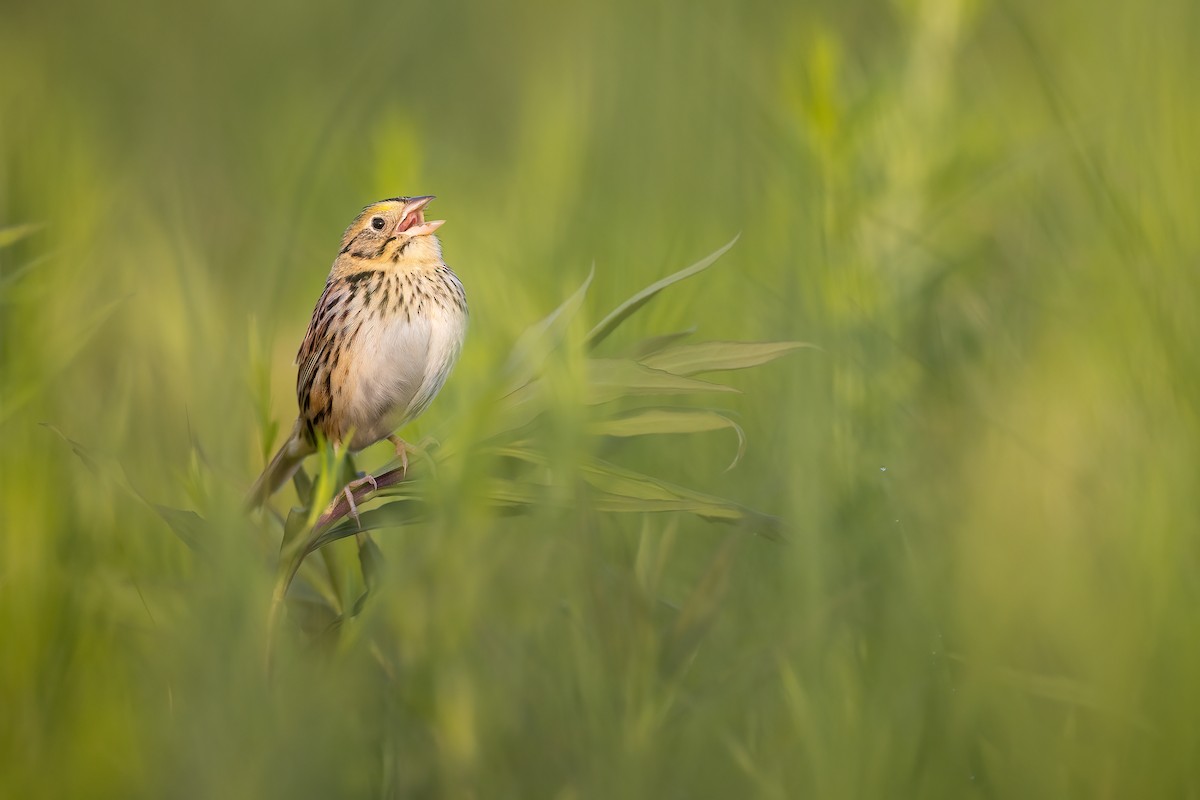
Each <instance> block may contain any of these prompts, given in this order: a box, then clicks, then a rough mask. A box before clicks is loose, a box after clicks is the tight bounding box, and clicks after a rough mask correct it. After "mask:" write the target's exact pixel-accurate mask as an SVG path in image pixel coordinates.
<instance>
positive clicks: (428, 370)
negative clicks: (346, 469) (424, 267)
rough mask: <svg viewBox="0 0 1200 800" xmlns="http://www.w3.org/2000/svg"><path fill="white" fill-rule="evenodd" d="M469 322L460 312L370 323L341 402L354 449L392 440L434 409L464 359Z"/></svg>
mask: <svg viewBox="0 0 1200 800" xmlns="http://www.w3.org/2000/svg"><path fill="white" fill-rule="evenodd" d="M466 322H467V320H466V315H465V314H463V313H462V312H460V311H459V310H458V309H453V310H449V311H446V310H442V309H435V310H434V312H433V313H427V314H425V315H422V316H421V317H416V318H414V319H413V321H412V322H406V321H405V320H404V319H400V320H399V321H398V322H389V323H384V322H383V321H382V319H380V318H379V317H374V318H372V319H371V320H369V321H368V322H367V323H364V325H363V327H362V329H361V330H360V331H359V333H358V335H357V336H356V337H355V341H354V345H353V357H352V358H351V360H350V362H349V363H350V364H351V365H353V366H352V367H351V368H350V369H349V370H348V374H347V376H346V383H345V387H344V391H343V393H342V396H341V398H340V400H341V403H340V405H342V411H343V414H344V416H343V417H342V418H343V419H345V420H346V423H347V426H346V428H345V429H344V430H346V432H347V433H351V431H353V433H352V437H353V438H351V440H350V449H351V450H361V449H362V448H364V447H367V446H369V445H371V444H374V443H375V442H377V441H379V440H380V439H383V438H385V437H387V436H389V435H390V434H392V433H394V432H395V431H396V429H398V428H400V427H401V426H402V425H404V424H406V423H407V422H409V421H411V420H412V419H413V418H414V417H416V416H417V415H418V414H420V413H421V412H422V411H424V410H425V409H426V408H427V407H428V406H429V403H430V402H431V401H432V400H433V398H434V396H435V395H437V393H438V390H439V389H441V388H442V384H443V383H445V381H446V378H447V377H448V376H449V375H450V370H451V369H452V368H453V367H454V362H455V361H456V360H457V359H458V354H459V351H460V350H461V349H462V343H463V338H464V336H465V334H466Z"/></svg>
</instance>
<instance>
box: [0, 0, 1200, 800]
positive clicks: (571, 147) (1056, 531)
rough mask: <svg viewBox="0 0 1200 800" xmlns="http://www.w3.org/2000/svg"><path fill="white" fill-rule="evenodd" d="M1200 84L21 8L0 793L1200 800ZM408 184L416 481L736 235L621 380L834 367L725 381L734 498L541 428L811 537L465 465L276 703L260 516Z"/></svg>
mask: <svg viewBox="0 0 1200 800" xmlns="http://www.w3.org/2000/svg"><path fill="white" fill-rule="evenodd" d="M1198 40H1200V6H1198V5H1197V4H1195V3H1193V2H1189V0H1161V1H1160V2H1155V3H1114V4H1107V5H1103V6H1098V5H1097V4H1095V3H1083V2H1077V1H1076V0H1065V2H1058V3H1045V2H1033V1H1032V0H1028V1H1027V0H999V1H998V2H989V1H988V0H974V1H966V0H897V1H896V2H891V3H871V2H861V1H857V2H833V0H828V2H809V3H779V2H742V3H719V2H714V1H713V0H697V1H696V2H690V3H682V2H673V1H671V2H666V3H661V4H657V5H655V4H649V5H648V4H643V3H634V2H627V1H625V0H617V1H616V2H608V3H594V4H586V5H585V4H579V3H552V2H545V1H544V0H523V2H518V3H513V4H484V3H464V2H445V3H440V4H426V5H414V4H408V3H361V2H348V3H341V4H336V5H335V4H330V5H328V6H319V5H318V4H315V3H308V4H295V3H284V2H279V1H278V0H267V1H266V2H261V3H257V4H251V5H247V4H244V3H234V2H229V1H228V0H217V2H207V3H180V4H173V5H170V6H168V5H167V4H151V3H137V2H126V1H124V0H115V2H109V3H86V2H63V3H57V4H41V5H37V4H32V3H20V4H19V3H12V2H8V3H4V4H3V5H0V229H5V230H8V233H7V234H2V233H0V236H7V238H8V239H9V240H13V241H9V242H7V243H6V244H5V246H4V247H3V249H0V337H2V340H0V794H2V795H4V796H9V797H35V796H41V797H131V796H140V797H263V796H269V797H275V796H289V797H349V796H380V795H383V796H438V797H479V798H489V797H521V798H525V797H555V798H585V797H604V798H612V797H749V796H754V797H768V798H792V797H818V798H843V797H846V798H849V797H947V798H961V797H1014V798H1017V797H1019V798H1034V797H1047V798H1062V797H1088V798H1092V797H1114V798H1117V797H1194V796H1196V795H1197V794H1198V793H1200V769H1198V768H1197V766H1196V765H1197V763H1200V762H1197V760H1196V755H1197V752H1198V751H1200V727H1198V726H1197V724H1196V720H1197V719H1200V682H1198V681H1197V675H1198V674H1200V638H1198V636H1197V608H1196V606H1197V602H1198V601H1200V581H1198V576H1200V572H1198V570H1200V563H1198V559H1200V539H1198V534H1200V525H1198V524H1197V523H1198V517H1200V502H1198V498H1200V474H1198V473H1200V469H1198V468H1200V437H1198V434H1200V430H1198V428H1200V425H1198V417H1197V414H1198V408H1200V155H1198V153H1200V148H1197V142H1200V104H1198V103H1197V94H1196V91H1197V88H1196V75H1197V74H1200V62H1198V59H1197V56H1196V49H1195V43H1196V41H1198ZM422 193H432V194H436V195H438V199H437V201H436V202H435V204H434V206H432V207H431V210H430V213H431V216H433V217H436V218H445V219H447V220H448V222H447V224H446V226H445V227H444V228H443V229H442V231H441V236H442V239H443V242H444V247H445V252H446V256H447V260H448V262H449V263H450V264H451V266H453V267H454V268H455V270H456V271H457V272H458V274H459V275H460V276H461V278H462V280H463V282H464V284H465V285H466V287H467V292H468V296H469V299H470V303H471V310H472V329H471V332H470V335H469V339H468V342H467V345H466V349H465V351H464V354H463V358H462V361H461V362H460V364H459V366H458V368H457V370H456V372H455V374H454V375H453V376H452V378H451V379H450V381H449V383H448V384H447V386H446V388H445V389H444V390H443V392H442V394H441V395H440V397H439V398H438V400H437V402H435V403H434V405H433V407H432V408H431V410H430V411H429V412H428V413H427V414H426V415H425V416H424V417H422V419H421V420H420V421H419V422H417V423H416V424H414V425H413V426H410V428H409V429H408V430H407V431H406V432H405V435H406V438H410V439H414V440H418V439H420V438H422V437H424V436H428V435H433V436H436V437H439V438H443V439H445V438H450V439H453V438H454V437H455V436H469V434H463V433H462V432H461V431H462V430H464V429H465V430H468V431H469V430H470V429H471V421H472V420H475V419H479V418H481V416H483V415H485V414H486V409H485V408H481V401H480V399H479V398H481V397H485V396H486V387H488V386H490V385H492V383H491V382H492V381H494V379H495V376H496V375H497V374H498V373H499V370H500V367H501V365H502V364H503V363H504V362H505V360H506V359H507V358H508V354H509V352H510V350H511V349H512V347H513V343H514V341H516V339H517V338H518V336H519V335H520V334H521V332H522V331H523V330H525V329H526V328H528V327H529V326H530V325H532V324H534V323H535V322H536V321H537V320H539V319H540V318H541V317H543V316H544V315H545V314H546V313H548V312H549V311H550V310H552V309H553V308H554V307H556V306H557V305H558V304H559V303H560V302H561V301H562V299H563V298H565V297H566V296H567V295H568V294H570V292H572V291H573V290H574V289H575V288H576V287H578V286H579V285H580V284H581V283H582V281H583V280H584V278H585V277H586V275H587V273H588V270H589V269H590V268H591V266H592V265H593V264H594V265H595V269H596V277H595V281H594V284H593V288H592V291H591V294H590V295H589V298H588V300H587V301H586V304H585V307H584V312H583V313H584V315H585V316H586V317H587V319H589V320H592V321H595V320H597V319H599V318H600V317H601V316H602V315H603V314H604V313H606V312H607V311H608V310H609V309H611V308H612V307H613V306H614V305H616V304H617V303H619V302H620V301H621V300H622V299H623V298H625V297H628V296H629V295H631V294H633V293H634V292H635V291H636V290H638V289H640V288H641V287H642V286H644V285H646V284H648V283H650V282H652V281H653V280H655V279H657V278H659V277H661V276H664V275H666V274H668V273H670V272H672V271H674V270H676V269H679V268H681V267H683V266H685V265H687V264H689V263H691V262H693V261H695V260H697V259H699V258H700V257H702V256H704V255H705V254H707V253H709V252H711V251H713V250H715V249H716V248H717V247H719V246H720V245H722V244H723V243H725V242H727V241H728V240H729V239H731V238H732V237H733V236H734V235H735V234H737V233H738V232H740V233H741V238H740V240H739V241H738V243H737V244H736V246H735V247H734V248H733V249H732V250H731V251H730V252H729V253H728V254H727V255H726V256H725V257H724V258H722V260H721V261H720V262H718V264H717V265H716V266H715V267H713V268H712V269H711V270H709V271H708V272H706V273H704V275H703V276H701V277H698V278H694V279H692V280H690V281H688V282H686V283H683V284H680V285H678V286H675V287H672V288H671V289H670V290H669V291H668V292H666V293H664V294H663V295H662V296H661V297H659V298H658V299H657V300H656V301H655V302H654V303H653V304H652V305H651V306H649V307H648V308H647V309H646V310H645V311H644V312H642V313H641V314H639V316H637V317H636V318H634V319H633V320H631V321H630V322H629V323H628V325H627V326H626V328H623V329H622V331H621V332H620V334H619V337H617V338H621V339H622V342H624V343H628V342H630V341H633V340H634V339H636V338H637V337H638V336H639V335H652V334H655V333H665V332H669V331H674V330H680V329H684V328H688V327H690V326H696V327H697V329H698V333H697V335H698V336H700V337H702V338H713V339H741V340H784V339H794V340H802V341H807V342H811V343H813V344H815V345H818V346H819V348H820V349H807V350H801V351H798V352H796V353H794V354H791V355H789V356H787V357H786V358H784V359H781V360H779V361H776V362H774V363H771V364H768V365H765V366H762V367H760V368H757V369H755V370H750V371H746V372H738V373H731V374H729V375H728V376H725V377H724V378H723V379H725V380H728V381H729V382H730V383H731V385H734V386H736V387H737V388H738V389H740V390H741V391H742V392H743V394H741V395H736V396H730V397H731V399H726V398H724V397H722V398H718V400H720V401H721V403H718V405H723V407H725V408H728V409H731V410H732V411H734V412H736V413H737V414H738V419H739V421H740V423H741V424H742V426H743V427H744V428H745V430H746V433H747V435H748V438H749V448H748V451H747V453H746V456H745V458H744V459H743V460H742V462H741V463H740V464H739V465H738V466H737V468H735V469H733V470H732V471H729V472H723V470H724V468H725V466H726V465H727V464H728V462H729V460H730V458H731V457H732V455H733V452H734V448H735V446H736V442H735V441H734V437H733V435H732V434H731V433H730V432H729V431H718V432H714V433H709V434H700V435H695V436H682V437H679V436H676V437H666V436H664V437H654V438H655V439H656V441H648V442H645V443H641V444H637V443H633V444H630V445H628V446H614V445H613V444H612V443H611V442H601V441H596V440H593V439H591V438H589V437H587V436H584V435H581V434H580V426H579V425H578V424H576V423H577V422H578V420H575V419H573V418H572V416H571V414H570V413H569V408H570V404H569V403H568V402H564V403H562V404H560V405H561V408H560V411H562V409H567V410H566V411H562V413H560V415H559V418H557V421H556V422H554V424H553V425H552V427H551V429H550V430H551V433H552V434H553V435H552V436H551V437H550V438H551V440H552V441H553V442H554V443H555V446H556V447H557V450H558V454H557V458H558V461H557V462H556V463H558V464H559V465H560V466H561V467H562V469H563V470H564V474H569V471H570V469H569V465H570V463H571V459H572V458H573V457H576V456H577V457H579V458H582V457H584V456H585V455H586V454H588V453H591V452H594V451H596V450H597V449H598V448H605V452H606V453H607V454H608V455H609V456H610V457H611V458H612V459H613V460H614V461H618V462H619V463H622V464H626V465H629V466H633V467H634V468H637V469H640V470H643V471H646V472H650V473H653V474H656V475H660V476H662V477H664V478H666V479H669V480H672V481H675V482H678V483H682V484H686V485H688V486H693V487H696V488H698V489H701V490H704V491H708V492H711V493H715V494H719V495H721V496H723V497H728V498H731V499H733V500H735V501H737V502H739V503H743V504H745V505H747V506H750V507H753V508H756V509H759V510H762V511H765V512H768V513H771V514H775V515H778V516H779V517H780V518H781V520H782V524H783V533H784V537H785V538H784V541H781V542H774V541H769V540H767V539H764V538H761V537H755V536H753V535H750V534H749V533H747V532H746V531H743V530H738V529H735V528H730V527H728V526H721V525H717V524H713V523H709V522H705V521H703V520H699V519H695V518H693V517H689V516H686V515H680V516H669V515H625V516H621V517H619V518H618V517H616V516H612V515H606V514H602V513H598V512H594V511H589V510H588V509H587V508H586V507H580V508H579V509H578V510H576V511H571V510H561V509H560V510H558V511H555V510H546V511H542V512H539V513H535V514H533V515H530V516H525V517H520V518H516V519H512V518H497V517H496V516H495V515H493V514H491V513H489V512H488V510H487V506H486V503H485V501H484V500H483V494H482V491H483V490H482V489H481V488H480V487H481V486H483V485H484V484H485V482H486V481H485V479H484V476H483V475H481V474H480V473H481V471H482V468H481V471H476V472H472V471H471V470H466V471H461V472H456V473H454V474H448V475H445V476H444V477H443V479H442V480H440V481H439V482H438V483H437V489H436V494H437V496H438V497H439V498H440V499H439V501H438V502H439V503H440V505H439V506H437V507H439V508H441V509H442V512H443V513H440V514H437V515H435V518H434V519H433V520H431V521H430V522H428V523H426V524H423V525H416V526H408V527H405V528H403V529H394V530H390V531H381V532H379V533H378V534H377V536H376V541H377V542H378V543H379V546H380V548H381V550H382V552H383V554H384V556H385V559H386V560H385V562H384V566H383V567H382V575H381V580H380V583H379V585H378V586H377V587H375V589H374V590H373V591H372V593H371V594H370V596H369V597H368V598H367V600H366V602H365V603H364V605H363V607H362V613H361V614H359V615H358V616H356V617H354V618H353V619H351V620H348V621H347V622H345V624H343V625H342V626H341V627H340V629H339V632H338V635H337V636H336V637H333V639H332V641H326V640H320V641H313V640H312V638H311V637H309V636H306V635H305V634H303V633H302V632H300V631H298V630H296V629H295V626H294V625H293V624H292V623H291V622H290V621H289V622H288V623H287V624H286V625H285V630H284V632H283V634H282V637H281V642H280V645H279V651H278V653H277V659H276V662H275V667H274V674H273V676H272V677H271V678H270V679H267V677H266V676H265V674H264V670H263V653H264V647H265V640H266V617H267V608H268V605H269V595H270V591H271V584H272V579H273V569H274V558H275V552H274V548H275V547H276V546H277V541H278V539H277V535H276V539H275V540H272V539H271V538H270V536H269V529H268V528H267V526H265V525H263V524H261V523H260V522H258V521H255V520H251V519H247V518H246V517H245V516H244V515H243V514H242V513H241V511H240V510H239V505H240V497H241V493H242V492H243V491H244V490H245V487H247V486H248V485H249V483H250V482H251V481H252V480H253V478H254V476H255V474H256V472H257V470H258V469H259V468H260V467H261V465H262V463H263V459H264V454H265V451H266V450H267V449H268V447H269V446H270V445H272V444H275V443H277V442H278V441H279V438H280V436H281V434H280V433H279V430H278V429H279V428H283V429H286V428H287V426H289V425H290V423H291V420H292V419H293V416H294V414H295V405H294V396H293V392H292V386H293V381H294V376H295V373H294V369H295V368H294V366H292V360H293V358H294V355H295V350H296V347H297V345H298V343H299V341H300V338H301V336H302V334H303V331H304V328H305V326H306V325H307V322H308V318H309V314H310V313H311V309H312V305H313V303H314V301H315V299H316V297H317V295H318V294H319V292H320V289H321V286H322V284H323V282H324V279H325V275H326V272H327V269H328V265H329V263H330V262H331V260H332V257H333V254H334V252H335V249H336V243H337V241H338V237H339V235H340V233H341V231H342V229H343V228H344V227H345V225H346V224H347V223H348V222H349V220H350V219H351V218H352V217H353V215H354V214H355V213H356V212H357V210H358V209H359V208H360V207H361V206H363V205H365V204H366V203H368V202H370V201H372V200H375V199H378V198H381V197H387V196H392V195H396V194H422ZM25 224H36V225H39V226H40V227H39V228H37V230H36V231H34V232H32V233H31V234H30V235H27V236H22V237H20V238H19V240H17V235H16V233H14V232H13V231H12V230H11V228H10V226H18V225H25ZM584 329H586V328H584ZM617 344H620V343H617ZM571 352H574V351H571ZM572 358H575V359H576V360H577V359H578V354H577V353H576V355H575V356H570V354H569V353H568V356H567V357H566V358H565V362H564V363H563V364H560V366H559V368H558V372H559V374H560V378H559V386H560V387H561V388H562V390H563V391H564V392H566V394H567V395H568V396H569V395H570V391H571V386H572V383H571V380H570V376H571V375H572V374H573V373H572V369H573V367H572V363H574V362H572V360H571V359H572ZM576 366H577V365H576ZM39 423H48V424H50V425H52V426H53V429H52V428H49V427H46V426H44V425H39ZM272 425H274V426H276V427H275V428H273V427H271V426H272ZM56 430H57V431H59V432H61V434H62V435H61V436H60V435H59V434H58V433H56ZM64 436H65V437H68V438H69V439H70V440H73V441H74V442H76V443H78V444H79V445H80V447H79V448H78V449H79V450H80V453H74V452H72V446H71V445H70V444H68V442H67V441H65V440H64V438H63V437H64ZM264 440H268V441H264ZM81 456H82V457H81ZM388 457H389V453H388V447H387V445H386V444H385V445H381V446H377V447H376V448H373V449H370V450H368V451H365V453H364V455H363V456H362V458H361V459H360V465H361V466H366V467H368V468H374V467H375V466H377V465H380V464H383V463H384V462H385V461H386V460H387V458H388ZM563 465H566V466H563ZM151 504H163V505H165V506H169V507H174V508H183V509H195V510H197V511H199V512H200V513H201V514H202V515H203V516H204V517H205V518H206V519H207V520H209V523H210V525H209V526H208V527H207V528H206V531H207V533H208V538H209V541H208V542H207V547H206V554H205V555H204V556H199V555H197V554H196V553H194V552H193V551H191V550H189V549H188V548H187V547H185V546H184V545H183V544H182V543H181V542H180V541H179V539H178V538H176V537H175V536H173V535H172V533H171V530H170V528H169V527H168V526H167V525H166V524H164V522H163V520H162V518H161V517H160V516H159V515H158V514H157V513H156V512H155V510H154V508H153V506H152V505H151ZM330 549H331V551H332V552H331V555H330V558H331V559H334V560H333V561H331V562H330V563H335V564H340V565H341V569H343V571H344V574H345V579H346V581H347V584H348V585H350V584H352V583H353V581H355V580H358V578H357V573H356V569H357V565H356V562H355V559H354V549H353V542H352V541H347V542H341V543H339V544H337V545H334V546H333V547H332V548H330ZM336 559H340V561H337V560H336ZM347 591H349V590H347ZM292 612H293V613H292V614H290V615H289V620H294V619H295V618H296V616H297V615H296V609H295V608H293V609H292Z"/></svg>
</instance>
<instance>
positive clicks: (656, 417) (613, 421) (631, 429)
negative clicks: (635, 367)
mask: <svg viewBox="0 0 1200 800" xmlns="http://www.w3.org/2000/svg"><path fill="white" fill-rule="evenodd" d="M726 428H728V429H729V430H732V431H733V432H734V433H735V434H737V440H738V448H737V454H736V455H734V457H733V461H732V462H731V463H730V464H729V466H728V467H726V468H725V471H726V472H728V471H729V470H731V469H733V468H734V467H735V466H737V463H738V462H739V461H741V460H742V456H743V455H744V454H745V452H746V432H745V431H743V430H742V426H741V425H738V424H737V423H736V422H734V421H733V420H731V419H730V418H729V417H727V416H725V415H724V414H721V413H719V412H716V411H710V410H708V409H704V408H694V409H693V408H642V409H638V410H637V411H633V412H631V413H628V414H622V415H620V416H617V417H611V418H609V419H604V420H598V421H596V422H594V423H592V425H591V432H592V433H593V434H595V435H597V436H616V437H622V438H623V437H630V436H649V435H653V434H660V433H703V432H706V431H719V430H722V429H726Z"/></svg>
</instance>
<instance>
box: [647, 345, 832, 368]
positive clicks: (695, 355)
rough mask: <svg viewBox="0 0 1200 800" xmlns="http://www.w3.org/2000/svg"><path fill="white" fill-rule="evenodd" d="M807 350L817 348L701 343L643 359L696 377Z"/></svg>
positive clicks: (668, 350) (650, 364)
mask: <svg viewBox="0 0 1200 800" xmlns="http://www.w3.org/2000/svg"><path fill="white" fill-rule="evenodd" d="M805 347H811V348H816V345H814V344H810V343H808V342H698V343H697V344H681V345H676V346H674V347H670V348H667V349H665V350H661V351H659V352H657V353H651V354H650V355H648V356H646V357H645V358H643V359H641V363H642V364H644V365H645V366H647V367H651V368H653V369H661V370H664V371H666V372H671V373H674V374H676V375H696V374H698V373H701V372H720V371H723V370H731V369H746V368H748V367H757V366H759V365H760V364H766V363H767V362H768V361H774V360H775V359H777V358H779V357H781V356H785V355H787V354H788V353H791V352H793V351H795V350H800V349H801V348H805ZM818 349H819V348H818Z"/></svg>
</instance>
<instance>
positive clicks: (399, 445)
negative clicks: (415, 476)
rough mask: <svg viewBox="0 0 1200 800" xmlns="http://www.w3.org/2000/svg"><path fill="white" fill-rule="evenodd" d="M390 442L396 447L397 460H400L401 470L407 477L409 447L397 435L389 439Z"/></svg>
mask: <svg viewBox="0 0 1200 800" xmlns="http://www.w3.org/2000/svg"><path fill="white" fill-rule="evenodd" d="M387 438H388V441H389V442H391V443H392V444H394V445H395V446H396V458H398V459H400V470H401V472H403V473H404V474H405V475H407V474H408V445H407V444H406V443H405V441H404V440H403V439H401V438H400V437H399V436H397V435H396V434H394V433H393V434H392V435H391V436H389V437H387Z"/></svg>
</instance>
